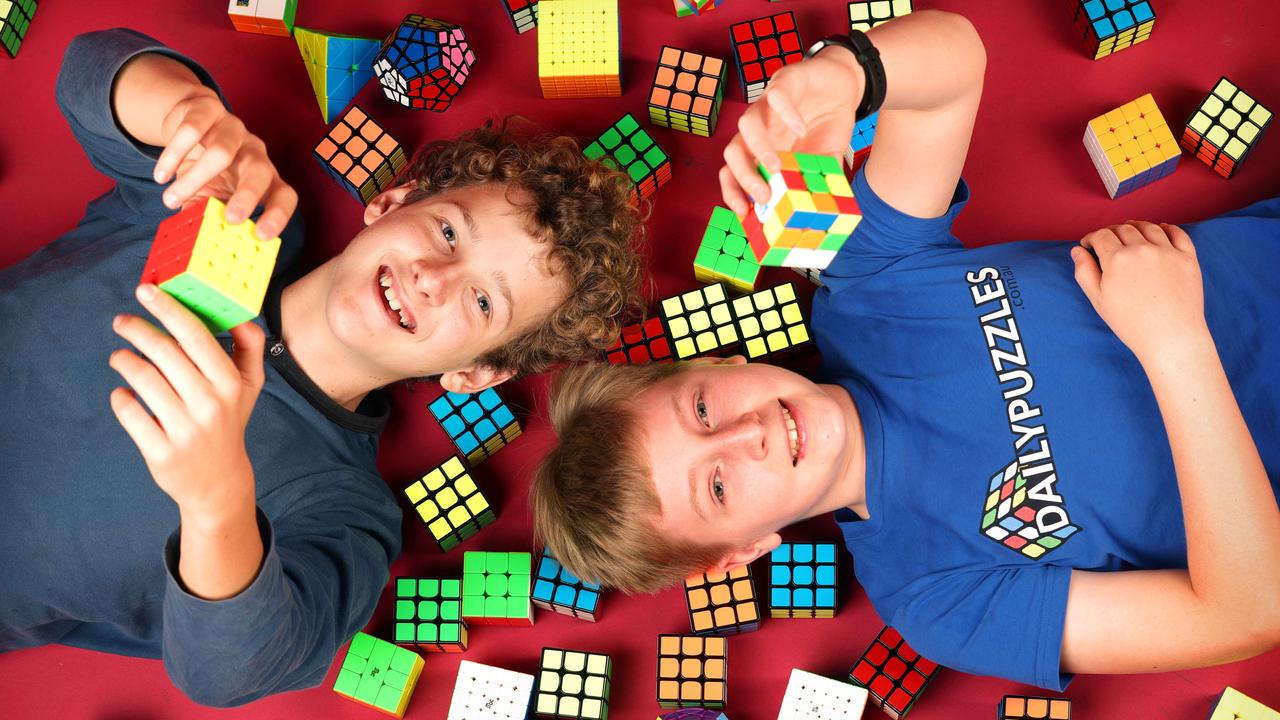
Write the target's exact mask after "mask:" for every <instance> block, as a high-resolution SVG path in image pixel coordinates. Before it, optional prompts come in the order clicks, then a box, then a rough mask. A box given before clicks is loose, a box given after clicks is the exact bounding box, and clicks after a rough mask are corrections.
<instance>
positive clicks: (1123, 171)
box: [1084, 93, 1182, 198]
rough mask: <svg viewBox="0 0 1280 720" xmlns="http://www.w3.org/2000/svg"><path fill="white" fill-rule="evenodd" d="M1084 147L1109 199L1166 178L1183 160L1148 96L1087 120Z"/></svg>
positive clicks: (1171, 133) (1174, 141)
mask: <svg viewBox="0 0 1280 720" xmlns="http://www.w3.org/2000/svg"><path fill="white" fill-rule="evenodd" d="M1084 146H1085V148H1086V149H1088V151H1089V157H1090V158H1092V159H1093V166H1094V167H1095V168H1097V170H1098V175H1099V176H1100V177H1101V178H1102V184H1103V185H1104V186H1106V188H1107V194H1108V195H1110V196H1111V197H1112V198H1117V197H1119V196H1121V195H1125V194H1127V193H1131V192H1133V191H1134V190H1137V189H1138V188H1140V187H1143V186H1145V185H1149V184H1151V183H1153V182H1155V181H1156V180H1159V179H1160V178H1162V177H1164V176H1166V175H1168V174H1169V173H1171V172H1173V170H1174V168H1176V167H1178V158H1180V157H1182V151H1181V150H1179V149H1178V141H1177V140H1174V138H1173V132H1172V131H1171V130H1169V126H1168V125H1166V124H1165V121H1164V116H1163V115H1161V114H1160V108H1159V107H1157V106H1156V101H1155V98H1153V97H1151V93H1147V94H1146V95H1143V96H1142V97H1140V98H1138V99H1137V100H1132V101H1130V102H1127V103H1125V104H1124V105H1121V106H1120V107H1118V108H1116V109H1115V110H1112V111H1111V112H1108V113H1104V114H1102V115H1099V116H1098V117H1096V118H1094V119H1092V120H1090V121H1089V124H1088V125H1087V126H1086V127H1085V131H1084Z"/></svg>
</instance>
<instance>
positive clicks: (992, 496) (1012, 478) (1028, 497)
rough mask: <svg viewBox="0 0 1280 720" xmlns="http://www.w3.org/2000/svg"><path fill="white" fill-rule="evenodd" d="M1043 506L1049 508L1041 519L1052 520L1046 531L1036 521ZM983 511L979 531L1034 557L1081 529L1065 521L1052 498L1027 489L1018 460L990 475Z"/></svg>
mask: <svg viewBox="0 0 1280 720" xmlns="http://www.w3.org/2000/svg"><path fill="white" fill-rule="evenodd" d="M1045 508H1052V509H1051V510H1049V511H1048V512H1049V513H1050V515H1046V517H1045V518H1044V519H1046V520H1047V521H1048V522H1052V523H1053V524H1052V525H1051V527H1052V530H1050V531H1049V532H1041V531H1040V525H1039V524H1038V523H1037V520H1036V516H1037V515H1038V514H1039V513H1040V511H1041V510H1044V509H1045ZM982 512H983V515H982V534H984V535H986V536H987V537H989V538H991V539H992V540H993V541H995V542H997V543H1000V544H1001V545H1003V546H1004V547H1007V548H1009V549H1010V550H1012V551H1014V552H1017V553H1021V554H1023V555H1025V556H1027V557H1029V558H1031V559H1033V560H1034V559H1037V558H1039V557H1040V556H1041V555H1044V554H1045V553H1047V552H1049V551H1051V550H1053V549H1054V548H1056V547H1058V546H1060V545H1062V543H1064V542H1066V541H1067V539H1068V538H1070V537H1071V536H1072V535H1074V534H1075V533H1076V531H1077V530H1079V529H1080V528H1079V526H1077V525H1072V524H1070V523H1067V522H1065V517H1064V516H1062V515H1061V511H1060V510H1058V509H1057V505H1056V504H1054V503H1053V502H1052V500H1051V499H1045V498H1043V497H1037V495H1035V494H1029V493H1028V492H1027V478H1026V476H1024V475H1023V474H1022V463H1021V461H1020V460H1017V459H1014V461H1013V462H1011V463H1009V464H1008V465H1006V466H1005V467H1004V470H1002V471H1000V472H997V473H996V474H994V475H992V476H991V480H990V481H989V483H988V485H987V501H986V504H985V505H984V506H983V510H982Z"/></svg>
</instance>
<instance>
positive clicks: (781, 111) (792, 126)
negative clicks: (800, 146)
mask: <svg viewBox="0 0 1280 720" xmlns="http://www.w3.org/2000/svg"><path fill="white" fill-rule="evenodd" d="M783 69H784V70H785V69H786V68H783ZM764 101H765V102H766V103H767V104H768V106H769V108H770V109H771V110H773V112H774V115H776V116H777V118H778V119H779V120H781V121H782V124H783V125H785V126H786V128H787V129H788V130H790V131H791V134H792V135H794V136H796V137H797V138H802V137H804V134H805V122H804V117H803V116H801V115H800V111H799V110H798V109H797V108H796V106H795V103H793V102H792V101H791V98H790V97H788V95H787V94H786V93H785V92H768V91H765V94H764Z"/></svg>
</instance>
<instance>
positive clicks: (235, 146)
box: [164, 115, 245, 219]
mask: <svg viewBox="0 0 1280 720" xmlns="http://www.w3.org/2000/svg"><path fill="white" fill-rule="evenodd" d="M244 135H245V129H244V123H242V122H240V119H239V118H237V117H236V116H234V115H225V116H223V117H222V118H221V119H220V120H219V121H218V122H216V123H215V124H214V125H213V126H212V127H210V128H209V130H208V132H206V133H205V134H204V136H203V137H201V138H200V140H199V143H198V144H199V145H200V147H201V148H203V150H202V152H201V153H200V157H199V159H197V160H196V161H195V164H194V165H192V166H191V167H189V168H187V170H186V171H185V172H183V173H182V175H181V177H179V178H178V179H177V180H175V181H174V183H173V184H172V185H170V186H169V189H167V190H165V192H164V204H165V207H167V208H170V209H174V208H178V207H181V206H182V203H184V202H186V201H187V199H188V198H190V197H191V196H192V195H195V194H196V192H197V191H198V190H200V188H202V187H204V186H205V185H207V184H209V182H210V181H211V180H213V179H214V178H216V177H217V176H218V175H219V174H221V173H222V172H224V171H226V170H227V168H229V167H231V163H232V161H233V160H235V159H236V156H237V155H238V154H239V152H240V148H241V146H242V144H243V141H244ZM242 219H243V218H242Z"/></svg>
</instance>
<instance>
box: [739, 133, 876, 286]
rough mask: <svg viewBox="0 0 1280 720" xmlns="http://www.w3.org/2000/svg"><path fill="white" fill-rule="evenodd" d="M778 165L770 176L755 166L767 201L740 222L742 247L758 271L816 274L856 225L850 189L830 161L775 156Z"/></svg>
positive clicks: (798, 155)
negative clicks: (771, 269)
mask: <svg viewBox="0 0 1280 720" xmlns="http://www.w3.org/2000/svg"><path fill="white" fill-rule="evenodd" d="M778 159H779V160H780V161H781V163H782V168H781V170H780V171H779V172H778V173H776V174H770V173H769V171H767V170H765V168H764V166H763V165H761V166H759V171H760V174H761V175H763V176H764V178H765V180H767V181H769V192H770V195H769V199H768V200H767V201H766V202H763V203H761V202H757V203H755V209H754V210H753V211H752V212H749V213H747V217H746V218H745V219H744V220H743V221H742V227H743V229H744V230H746V233H747V241H748V242H749V244H750V245H751V249H752V251H753V252H754V253H755V256H756V260H757V261H759V263H760V264H761V265H769V266H783V267H811V268H818V269H819V270H821V269H822V268H824V267H826V266H827V265H830V264H831V261H832V260H833V259H835V256H836V251H838V250H839V249H840V247H841V246H843V245H844V241H845V240H848V239H849V235H850V234H851V233H852V232H853V229H854V228H855V227H857V226H858V221H860V220H861V219H862V215H861V212H860V211H859V210H858V203H857V201H856V200H854V199H853V188H851V187H849V181H848V180H846V179H845V177H844V170H843V169H842V168H841V167H840V161H839V160H836V159H835V158H832V157H827V156H826V155H810V154H808V153H792V152H780V153H778Z"/></svg>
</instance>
